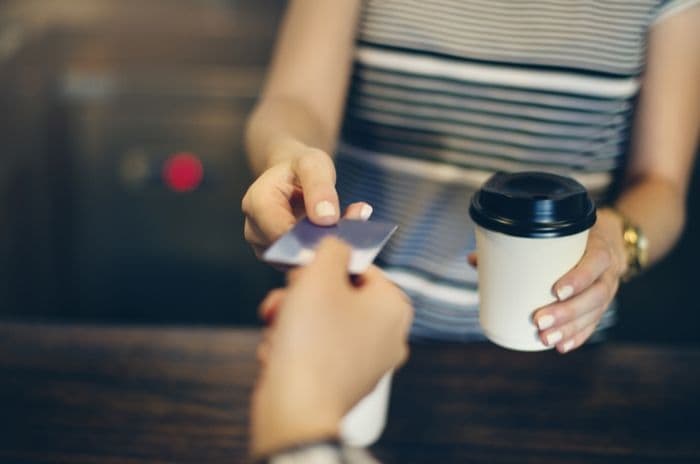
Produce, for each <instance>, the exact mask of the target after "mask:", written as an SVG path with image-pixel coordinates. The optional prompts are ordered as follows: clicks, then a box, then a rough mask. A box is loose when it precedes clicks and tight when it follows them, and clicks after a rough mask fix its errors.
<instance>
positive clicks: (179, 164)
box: [163, 153, 204, 192]
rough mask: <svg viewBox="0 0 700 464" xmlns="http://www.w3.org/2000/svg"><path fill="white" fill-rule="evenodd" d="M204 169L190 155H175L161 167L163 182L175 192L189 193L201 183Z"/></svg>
mask: <svg viewBox="0 0 700 464" xmlns="http://www.w3.org/2000/svg"><path fill="white" fill-rule="evenodd" d="M203 177H204V168H203V166H202V162H201V161H200V160H199V158H198V157H197V156H196V155H194V154H192V153H176V154H174V155H172V156H171V157H170V158H168V159H167V161H166V162H165V164H164V165H163V181H164V182H165V185H167V186H168V187H169V188H170V189H171V190H173V191H175V192H191V191H193V190H195V189H196V188H197V187H199V185H200V184H201V183H202V179H203Z"/></svg>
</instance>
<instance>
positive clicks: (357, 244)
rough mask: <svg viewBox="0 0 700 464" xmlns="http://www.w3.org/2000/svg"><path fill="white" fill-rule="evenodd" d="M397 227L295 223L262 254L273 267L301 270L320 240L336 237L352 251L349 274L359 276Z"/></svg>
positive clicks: (376, 223)
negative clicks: (292, 267) (291, 267)
mask: <svg viewBox="0 0 700 464" xmlns="http://www.w3.org/2000/svg"><path fill="white" fill-rule="evenodd" d="M397 228H398V227H397V226H396V225H395V224H390V223H387V222H381V221H366V222H365V221H355V220H350V219H341V220H340V221H339V222H338V224H336V225H334V226H329V227H325V226H317V225H315V224H312V223H311V221H309V220H308V219H303V220H301V221H300V222H298V223H297V224H296V225H295V226H294V227H293V228H292V230H290V231H289V232H287V233H286V234H284V235H283V236H282V237H280V238H279V239H278V240H277V241H276V242H275V243H273V244H272V246H270V248H268V249H267V251H265V253H264V254H263V259H264V260H265V261H267V262H269V263H273V264H283V265H288V266H301V265H304V264H307V263H309V262H310V261H311V260H313V258H314V250H315V249H316V246H317V245H318V244H319V242H320V241H321V239H322V238H323V237H328V236H333V237H337V238H339V239H341V240H343V241H344V242H346V243H347V244H349V245H350V246H351V247H352V253H351V255H350V263H349V265H348V272H349V273H350V274H361V273H363V272H364V271H365V270H367V268H368V267H369V266H370V265H371V264H372V261H374V258H376V257H377V255H378V254H379V252H380V251H381V250H382V248H383V247H384V245H385V244H386V242H387V241H388V240H389V238H390V237H391V236H392V234H393V233H394V232H395V231H396V229H397Z"/></svg>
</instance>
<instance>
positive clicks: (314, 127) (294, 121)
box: [245, 97, 336, 175]
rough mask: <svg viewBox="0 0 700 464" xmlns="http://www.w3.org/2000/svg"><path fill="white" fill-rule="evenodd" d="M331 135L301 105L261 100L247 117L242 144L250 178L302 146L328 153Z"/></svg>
mask: <svg viewBox="0 0 700 464" xmlns="http://www.w3.org/2000/svg"><path fill="white" fill-rule="evenodd" d="M335 136H336V134H335V131H333V130H332V129H331V128H329V127H325V126H324V124H323V122H322V121H321V120H320V118H319V117H318V116H317V115H316V114H314V112H313V111H312V110H311V109H310V108H308V107H307V106H306V105H305V104H304V103H303V102H301V101H298V100H295V99H292V98H280V97H276V98H264V99H263V100H261V101H260V103H259V104H258V105H257V107H256V108H255V109H254V111H253V112H252V113H251V115H250V117H249V119H248V123H247V126H246V133H245V141H246V149H247V153H248V161H249V163H250V166H251V169H252V170H253V172H254V174H256V175H257V174H260V173H261V172H263V171H264V170H265V169H267V168H268V167H269V166H271V165H272V164H275V163H278V162H281V161H284V160H285V158H287V157H289V156H292V155H293V153H295V152H297V151H298V150H297V148H299V147H302V146H308V147H314V148H320V149H321V150H324V151H326V152H327V153H331V151H332V148H333V141H334V139H335Z"/></svg>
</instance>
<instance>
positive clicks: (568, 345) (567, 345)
mask: <svg viewBox="0 0 700 464" xmlns="http://www.w3.org/2000/svg"><path fill="white" fill-rule="evenodd" d="M573 347H574V341H573V340H569V341H567V342H566V343H564V345H563V346H562V347H561V350H562V351H563V352H564V353H566V352H567V351H571V348H573Z"/></svg>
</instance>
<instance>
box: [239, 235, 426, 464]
mask: <svg viewBox="0 0 700 464" xmlns="http://www.w3.org/2000/svg"><path fill="white" fill-rule="evenodd" d="M349 255H350V249H349V247H348V246H347V245H345V244H343V243H342V242H340V241H338V240H335V239H326V240H325V241H324V242H323V243H322V245H321V246H320V248H319V249H318V251H317V253H316V257H315V259H314V261H313V262H312V263H311V264H310V265H308V266H307V267H305V268H303V269H299V270H297V271H294V272H293V273H292V274H291V275H290V283H289V285H288V287H287V289H285V290H276V291H273V292H272V293H270V295H269V296H268V298H266V300H265V301H264V302H263V304H262V305H261V313H262V315H263V317H264V318H265V319H266V320H268V321H269V322H270V328H269V329H268V330H267V332H266V334H265V337H264V340H263V342H262V344H261V346H260V349H259V356H260V358H261V361H262V369H261V373H260V376H259V379H258V383H257V385H256V388H255V392H254V395H253V401H252V430H251V432H252V433H251V435H252V451H253V454H256V455H261V454H267V453H269V452H273V451H275V450H276V449H280V448H283V447H285V446H290V445H293V444H295V443H303V442H305V441H313V440H318V439H323V438H330V437H335V436H337V433H338V426H339V423H340V420H341V418H342V417H343V416H344V415H345V414H346V413H347V412H348V411H349V410H350V409H351V408H352V407H353V406H354V405H355V403H357V402H358V401H359V400H360V399H361V398H362V397H363V396H365V395H366V394H368V393H369V392H370V391H371V390H372V388H373V387H374V386H375V385H376V383H377V382H378V381H379V379H380V377H381V376H382V375H383V374H385V373H386V372H388V371H390V370H391V369H393V368H395V367H396V366H398V365H399V364H401V363H403V362H404V361H405V359H406V357H407V355H408V345H407V343H406V339H407V334H408V330H409V327H410V325H411V320H412V315H413V312H412V308H411V304H410V302H409V299H408V298H407V297H406V296H405V295H404V293H403V292H402V291H401V290H399V289H398V287H396V286H395V285H394V284H393V283H391V282H390V281H389V280H387V279H386V277H385V276H384V275H383V273H382V272H381V271H380V270H379V269H378V268H376V267H373V268H371V269H369V270H368V271H367V273H365V274H364V275H362V276H361V278H359V279H358V280H357V281H356V282H354V283H351V281H350V279H349V276H348V274H347V263H348V260H349Z"/></svg>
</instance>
